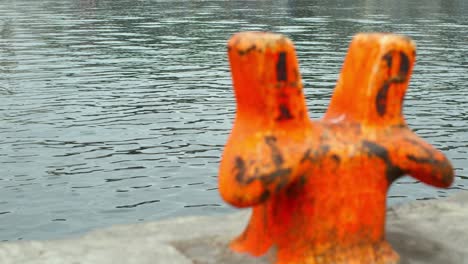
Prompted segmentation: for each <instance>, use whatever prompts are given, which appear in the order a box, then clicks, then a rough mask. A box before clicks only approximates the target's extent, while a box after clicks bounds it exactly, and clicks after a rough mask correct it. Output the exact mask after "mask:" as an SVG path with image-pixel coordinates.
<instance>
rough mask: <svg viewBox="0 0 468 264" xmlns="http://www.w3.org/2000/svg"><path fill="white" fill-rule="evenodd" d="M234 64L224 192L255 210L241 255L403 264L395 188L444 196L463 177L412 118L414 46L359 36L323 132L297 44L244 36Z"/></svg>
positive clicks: (236, 44) (237, 38) (241, 240)
mask: <svg viewBox="0 0 468 264" xmlns="http://www.w3.org/2000/svg"><path fill="white" fill-rule="evenodd" d="M228 54H229V61H230V64H231V72H232V79H233V86H234V91H235V97H236V102H237V111H236V117H235V120H234V125H233V128H232V131H231V135H230V137H229V139H228V141H227V143H226V146H225V149H224V153H223V156H222V161H221V165H220V172H219V190H220V193H221V195H222V197H223V199H224V200H225V201H227V202H228V203H230V204H231V205H234V206H236V207H252V208H253V211H252V215H251V218H250V222H249V224H248V226H247V228H246V229H245V231H244V232H243V234H241V235H240V236H239V237H238V238H236V239H235V240H234V241H232V242H231V245H230V247H231V249H233V250H234V251H237V252H246V253H250V254H252V255H254V256H260V255H262V254H264V253H266V252H267V251H268V250H269V248H270V247H275V248H276V250H277V253H276V256H277V258H276V263H277V264H291V263H294V264H299V263H304V264H316V263H329V264H331V263H343V264H344V263H347V264H351V263H356V264H357V263H376V264H377V263H379V264H380V263H381V264H389V263H398V262H399V257H398V254H397V253H395V252H394V251H393V249H392V247H391V246H390V245H389V244H388V243H387V241H386V239H385V213H386V195H387V191H388V189H389V186H390V185H391V184H392V182H393V181H395V180H396V179H397V178H399V177H401V176H403V175H406V174H407V175H411V176H413V177H415V178H416V179H418V180H420V181H422V182H424V183H427V184H430V185H433V186H436V187H448V186H450V184H451V183H452V181H453V177H454V176H453V169H452V166H451V164H450V162H449V161H448V160H447V158H446V157H445V156H444V155H443V154H442V153H441V152H439V151H438V150H436V149H435V148H434V147H433V146H431V145H430V144H428V143H426V142H425V141H424V140H422V139H421V138H419V137H418V136H417V135H416V134H415V133H413V132H412V131H411V130H410V129H409V128H408V126H407V124H406V122H405V120H404V117H403V114H402V104H403V97H404V94H405V91H406V88H407V86H408V82H409V79H410V75H411V71H412V68H413V64H414V60H415V45H414V43H413V41H411V40H410V39H408V38H406V37H403V36H398V35H393V34H379V33H374V34H358V35H356V36H355V37H354V38H353V40H352V42H351V44H350V47H349V51H348V54H347V56H346V58H345V62H344V65H343V68H342V72H341V75H340V78H339V80H338V82H337V85H336V88H335V91H334V93H333V96H332V99H331V102H330V105H329V108H328V110H327V112H326V114H325V116H324V117H323V118H322V119H321V120H319V121H315V120H310V119H309V117H308V114H307V108H306V105H305V100H304V94H303V89H302V83H301V76H300V73H299V67H298V63H297V59H296V54H295V50H294V47H293V44H292V42H291V41H290V40H289V39H288V38H286V37H284V36H282V35H279V34H273V33H261V32H243V33H238V34H236V35H234V36H233V37H232V38H231V39H230V40H229V43H228Z"/></svg>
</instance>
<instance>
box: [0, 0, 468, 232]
mask: <svg viewBox="0 0 468 264" xmlns="http://www.w3.org/2000/svg"><path fill="white" fill-rule="evenodd" d="M467 14H468V1H466V0H452V1H446V0H425V1H416V0H408V1H407V0H397V1H390V0H388V1H378V0H366V1H365V0H361V1H358V0H355V1H314V0H308V1H293V0H290V1H286V0H284V1H260V0H259V1H210V0H208V1H188V0H186V1H172V0H171V1H150V0H141V1H120V0H108V1H100V0H95V1H91V0H87V1H85V0H81V1H78V0H63V1H58V0H56V1H53V0H43V1H35V0H34V1H32V0H30V1H27V0H15V1H13V0H0V240H18V239H46V238H55V237H64V236H67V235H70V234H78V233H81V232H84V231H87V230H89V229H91V228H95V227H100V226H107V225H110V224H117V223H135V222H138V221H149V220H156V219H161V218H167V217H174V216H180V215H189V214H214V213H222V212H228V211H231V210H232V209H230V208H229V207H228V206H227V205H225V204H224V203H223V202H222V201H221V199H220V198H219V195H218V192H217V189H216V188H217V182H216V180H217V179H216V177H217V167H218V162H219V157H220V154H221V151H222V147H223V144H224V142H225V140H226V138H227V135H228V133H229V130H230V127H231V122H232V118H233V113H234V107H235V104H234V98H233V94H232V91H231V81H230V75H229V70H228V64H227V59H226V47H225V43H226V41H227V39H228V38H229V37H230V36H231V35H232V34H233V33H235V32H238V31H244V30H268V31H274V32H281V33H283V34H286V35H288V36H289V37H290V38H291V39H292V40H293V41H294V42H295V44H296V47H297V50H298V56H299V60H300V63H301V71H302V75H303V79H304V83H305V86H306V88H305V89H306V94H307V103H308V106H309V109H311V116H312V117H313V118H319V117H320V116H321V115H322V113H323V112H324V110H325V109H326V107H327V104H328V101H329V98H330V95H331V93H332V90H333V87H334V84H335V80H336V78H337V76H338V73H339V71H340V67H341V63H342V60H343V57H344V55H345V53H346V50H347V45H348V43H349V41H350V39H351V37H352V35H354V34H355V33H357V32H361V31H385V32H395V33H401V34H405V35H408V36H410V37H411V38H413V39H414V40H415V41H416V43H417V45H418V52H417V53H418V57H417V65H416V68H415V71H414V75H413V78H412V81H411V84H410V89H409V91H408V94H407V97H406V101H405V114H406V117H407V121H408V123H409V124H410V126H411V127H412V128H413V129H414V130H415V131H417V133H418V134H419V135H420V136H422V137H423V138H425V139H426V140H428V141H429V142H431V143H432V144H434V145H435V146H437V147H438V148H439V149H441V150H443V151H444V152H445V153H446V154H447V155H448V156H449V158H450V159H451V160H452V162H453V164H454V167H455V168H456V175H457V179H456V182H455V184H454V186H453V188H451V189H449V190H437V189H433V188H429V187H426V186H424V185H422V184H420V183H418V182H417V181H415V180H413V179H411V178H404V179H401V180H400V181H398V182H397V184H395V185H394V186H393V187H392V189H391V192H390V196H389V197H390V198H389V203H390V204H395V203H401V202H407V201H411V200H416V199H437V198H439V197H445V196H447V195H449V194H450V193H452V192H455V191H457V190H460V189H467V188H468V154H467V152H468V128H467V127H468V126H467V125H468V124H467V122H468V121H467V120H468V88H467V84H468V56H467V54H468V15H467Z"/></svg>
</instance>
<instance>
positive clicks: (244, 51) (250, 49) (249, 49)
mask: <svg viewBox="0 0 468 264" xmlns="http://www.w3.org/2000/svg"><path fill="white" fill-rule="evenodd" d="M256 49H257V46H256V45H255V44H253V45H252V46H250V47H248V48H247V49H245V50H239V55H240V56H244V55H247V54H249V53H250V52H251V51H254V50H256Z"/></svg>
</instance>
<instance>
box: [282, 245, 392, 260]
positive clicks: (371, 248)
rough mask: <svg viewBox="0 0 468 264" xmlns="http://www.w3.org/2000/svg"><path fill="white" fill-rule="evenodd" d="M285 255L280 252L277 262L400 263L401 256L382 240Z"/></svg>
mask: <svg viewBox="0 0 468 264" xmlns="http://www.w3.org/2000/svg"><path fill="white" fill-rule="evenodd" d="M287 253H288V254H289V255H286V256H283V255H282V252H278V260H277V262H276V264H293V263H294V264H325V263H334V264H398V263H400V257H399V256H398V254H397V253H396V252H395V251H394V250H393V249H392V247H391V245H390V244H389V243H388V242H386V241H382V242H379V243H376V244H366V245H356V246H353V247H350V248H346V249H343V248H330V249H327V250H326V251H322V252H319V253H317V252H311V254H312V255H310V256H304V255H303V254H296V255H294V256H290V252H287Z"/></svg>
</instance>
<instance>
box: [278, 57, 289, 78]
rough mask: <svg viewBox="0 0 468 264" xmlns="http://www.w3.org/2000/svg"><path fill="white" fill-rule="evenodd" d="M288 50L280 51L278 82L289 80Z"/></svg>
mask: <svg viewBox="0 0 468 264" xmlns="http://www.w3.org/2000/svg"><path fill="white" fill-rule="evenodd" d="M286 55H287V53H286V52H284V51H283V52H280V53H279V56H278V62H277V63H276V80H277V81H278V82H281V81H283V82H284V81H287V80H288V72H287V64H286Z"/></svg>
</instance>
